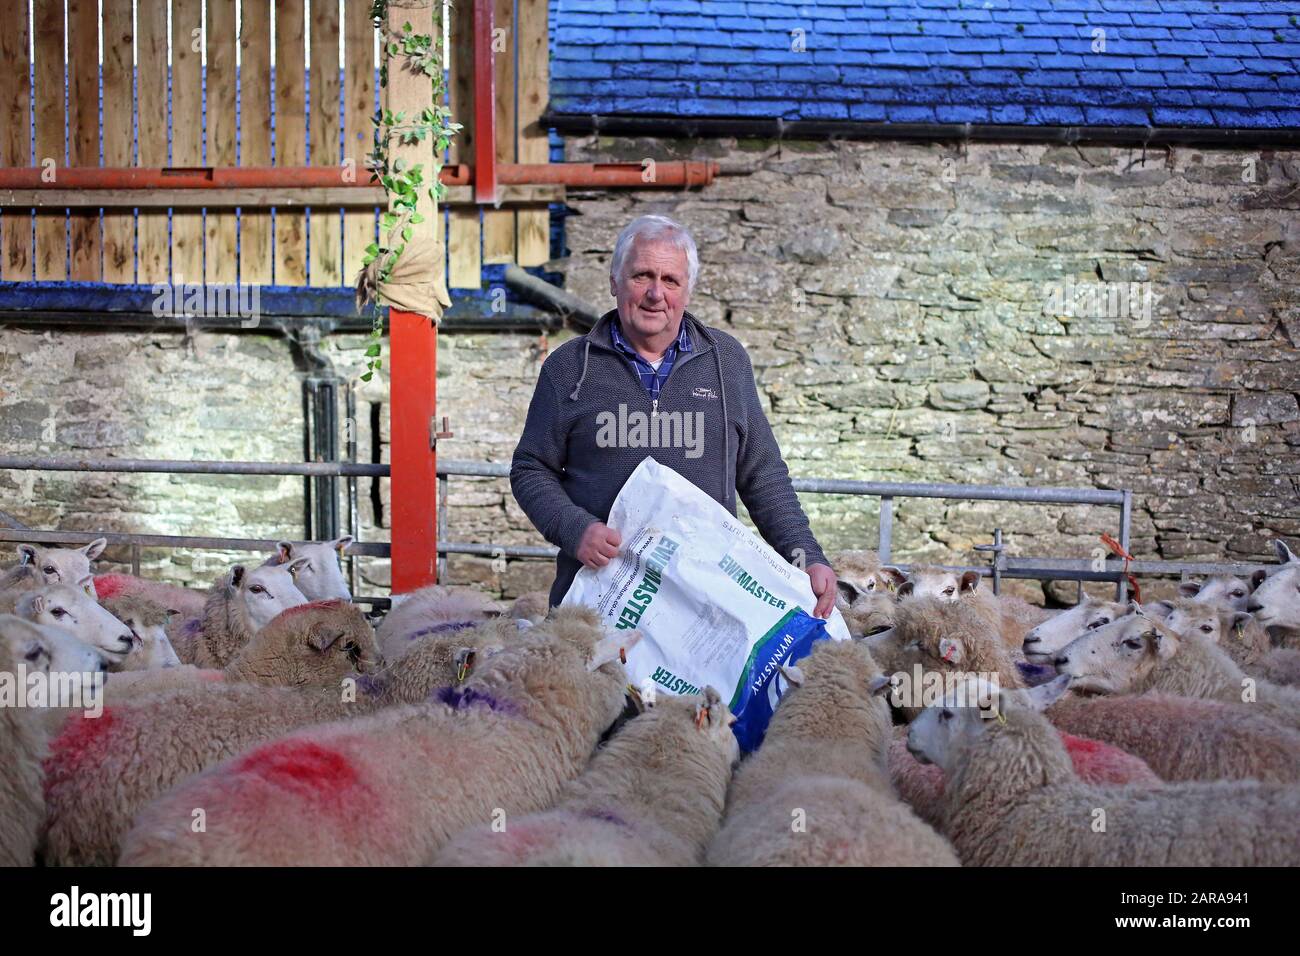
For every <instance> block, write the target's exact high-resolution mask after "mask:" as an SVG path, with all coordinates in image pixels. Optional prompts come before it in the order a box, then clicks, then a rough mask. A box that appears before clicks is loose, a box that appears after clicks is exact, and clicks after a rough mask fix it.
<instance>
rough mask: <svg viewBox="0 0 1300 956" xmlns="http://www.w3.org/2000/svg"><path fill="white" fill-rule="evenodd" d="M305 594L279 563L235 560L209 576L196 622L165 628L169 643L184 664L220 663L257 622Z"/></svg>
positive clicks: (245, 640)
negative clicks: (177, 628) (248, 565)
mask: <svg viewBox="0 0 1300 956" xmlns="http://www.w3.org/2000/svg"><path fill="white" fill-rule="evenodd" d="M306 603H307V598H306V596H305V595H303V593H302V592H301V591H299V590H298V588H297V586H296V585H295V584H294V583H293V576H292V575H291V574H290V573H289V572H288V571H287V570H285V568H284V567H282V566H278V565H277V566H270V567H268V566H262V567H260V568H253V569H252V570H248V569H246V568H245V567H244V566H243V565H242V564H237V565H235V566H234V567H233V568H231V569H230V570H229V571H227V572H226V573H225V574H224V575H222V576H221V577H219V578H217V580H216V581H214V582H213V584H212V587H211V588H210V589H209V590H208V596H207V600H206V602H205V603H204V606H203V621H202V623H201V625H200V626H199V627H197V628H196V627H188V628H185V629H183V630H181V631H179V632H177V631H175V630H169V631H168V636H169V637H170V638H171V641H172V646H173V647H175V648H176V653H177V654H178V655H179V656H180V659H181V660H182V661H184V662H185V663H186V664H194V665H195V666H196V667H202V668H222V667H225V666H226V665H227V664H229V663H230V661H231V660H232V659H233V658H234V656H235V654H237V653H238V652H239V649H240V648H241V647H243V646H244V645H245V644H247V643H248V640H249V638H251V637H252V636H253V634H255V633H256V632H257V631H258V630H259V629H260V628H261V627H263V626H264V625H265V624H266V623H267V622H269V621H270V620H271V619H272V618H273V617H275V616H276V615H277V614H279V613H280V612H281V611H284V610H287V609H288V608H291V607H297V606H299V605H301V604H306Z"/></svg>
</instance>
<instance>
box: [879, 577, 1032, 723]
mask: <svg viewBox="0 0 1300 956" xmlns="http://www.w3.org/2000/svg"><path fill="white" fill-rule="evenodd" d="M866 644H867V647H868V648H869V649H870V650H871V655H872V657H873V658H875V659H876V660H877V661H879V663H880V666H881V669H882V670H883V671H884V672H885V673H886V674H893V675H899V680H900V681H902V680H906V681H907V682H909V686H914V687H920V686H923V682H924V681H925V680H926V679H927V678H926V676H925V675H927V674H929V673H931V672H938V673H954V672H971V671H974V672H979V673H984V674H997V675H998V680H999V681H1001V682H1002V683H1003V684H1005V685H1006V686H1008V687H1023V686H1024V683H1025V682H1024V679H1023V678H1022V677H1021V674H1020V669H1019V668H1018V667H1017V666H1016V662H1015V661H1014V660H1013V659H1012V654H1011V652H1010V651H1009V650H1008V649H1007V647H1006V645H1005V644H1004V643H1003V642H1002V640H1001V637H1000V636H999V634H998V633H997V632H996V631H995V629H994V628H993V626H992V625H991V624H990V623H989V621H988V619H987V618H986V617H985V616H984V615H982V614H981V613H980V611H979V609H978V608H976V607H975V606H973V605H972V604H970V603H969V602H966V601H947V600H942V599H939V598H934V597H920V598H910V599H908V600H906V601H900V602H899V604H898V610H897V615H896V623H895V624H894V626H893V628H891V629H890V630H888V631H884V632H881V633H880V634H876V635H874V636H872V637H869V638H867V640H866ZM907 696H908V695H907V694H905V693H900V695H898V698H891V703H894V704H895V705H896V706H897V708H898V710H899V711H900V712H901V713H902V715H903V716H904V717H905V718H907V719H911V718H912V717H915V716H916V715H917V714H918V713H920V707H919V705H918V704H916V703H913V702H908V701H907V700H906V699H903V698H906V697H907Z"/></svg>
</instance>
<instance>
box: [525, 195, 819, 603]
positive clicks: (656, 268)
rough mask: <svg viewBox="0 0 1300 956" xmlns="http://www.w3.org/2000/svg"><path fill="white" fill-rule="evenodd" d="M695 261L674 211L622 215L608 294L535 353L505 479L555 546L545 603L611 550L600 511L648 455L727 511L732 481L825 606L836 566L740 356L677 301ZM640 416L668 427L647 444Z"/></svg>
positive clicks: (611, 534) (687, 290)
mask: <svg viewBox="0 0 1300 956" xmlns="http://www.w3.org/2000/svg"><path fill="white" fill-rule="evenodd" d="M699 268H700V267H699V255H698V253H697V251H696V248H695V241H694V239H692V238H691V235H690V233H688V232H687V231H686V229H685V228H683V227H682V226H681V225H679V224H678V223H676V222H674V221H673V220H671V219H668V218H667V217H665V216H642V217H640V218H639V219H635V220H633V221H632V222H631V223H630V224H629V225H628V226H627V227H626V228H625V229H624V230H623V231H622V233H620V234H619V237H618V241H617V242H616V243H615V245H614V256H613V258H612V260H611V261H610V275H609V291H610V294H611V295H613V296H614V297H615V299H616V300H617V302H618V307H617V308H616V309H614V310H612V311H610V312H607V313H606V314H605V315H603V316H601V318H600V321H599V322H597V323H596V326H595V327H594V328H593V329H592V330H591V331H590V332H588V333H587V334H586V335H585V336H581V337H578V338H575V339H572V340H570V341H568V342H565V343H564V344H563V345H561V346H560V347H559V348H558V349H556V350H555V351H554V352H552V353H551V354H550V356H549V357H548V358H547V359H546V361H545V362H544V363H543V364H542V371H541V375H540V376H539V378H538V380H537V388H536V390H535V391H534V392H533V400H532V403H531V404H530V405H529V407H528V418H527V420H526V422H525V423H524V433H523V435H522V437H521V438H520V439H519V445H518V447H517V448H516V449H515V456H514V461H513V463H512V464H511V467H510V487H511V489H512V490H513V492H514V495H515V500H517V501H518V502H519V506H520V507H521V508H523V510H524V513H525V514H527V515H528V517H529V519H530V520H531V521H532V522H533V524H534V525H536V526H537V529H538V530H539V531H540V532H541V533H542V535H543V536H544V537H545V538H546V540H547V541H550V542H551V543H552V544H554V545H555V546H556V547H558V548H559V549H560V555H559V557H558V558H557V559H556V575H555V583H554V584H553V585H552V587H551V595H550V601H551V605H552V606H555V605H557V604H559V603H560V601H561V600H562V599H563V598H564V595H565V593H566V592H567V591H568V590H569V585H570V584H572V583H573V578H574V575H576V574H577V573H578V569H579V568H580V567H582V566H584V565H585V566H586V567H589V568H601V567H604V566H605V565H606V564H608V563H609V561H610V559H611V558H613V557H615V556H616V555H617V554H618V548H619V545H620V544H621V536H620V535H619V533H618V531H616V530H615V529H613V528H610V527H608V526H607V525H606V524H605V520H606V519H607V518H608V517H609V512H610V508H611V507H612V506H613V504H614V499H615V498H616V497H617V496H618V493H619V490H620V489H621V488H622V487H623V485H624V483H625V482H626V481H627V479H628V478H629V477H630V476H631V474H632V472H633V471H634V470H635V469H636V467H637V465H639V464H640V463H641V462H642V460H644V459H645V458H646V456H648V455H651V456H653V457H654V458H655V460H656V461H658V462H659V463H660V464H663V465H667V466H668V467H669V468H672V469H673V470H674V471H676V472H678V473H679V474H680V475H682V477H684V478H686V479H687V480H688V481H690V482H692V483H693V484H695V485H696V487H698V488H699V489H700V490H702V491H703V492H705V493H706V494H708V495H709V496H711V497H712V498H713V499H714V500H715V501H717V502H718V503H719V504H720V505H722V506H723V507H724V508H726V509H727V510H728V511H729V512H731V513H732V514H733V515H734V514H735V513H736V493H737V492H739V493H740V498H741V500H742V501H744V503H745V507H746V508H747V509H748V510H749V514H750V517H751V518H752V519H753V521H754V524H755V525H756V526H757V528H758V531H759V533H760V534H761V535H762V536H763V538H764V539H765V540H766V541H767V543H768V544H770V545H771V546H772V547H773V548H774V549H775V550H776V551H777V552H778V553H779V554H781V555H782V556H783V557H785V558H786V559H787V560H789V561H791V562H792V563H795V564H800V565H801V566H803V567H804V569H805V570H806V571H807V572H808V576H809V577H810V578H811V579H812V589H813V593H814V594H815V595H816V596H817V606H816V608H815V610H814V613H815V614H816V615H817V616H818V617H822V618H824V617H826V616H827V615H828V614H830V612H831V609H832V608H833V607H834V603H835V574H834V572H833V571H832V570H831V568H830V565H829V563H828V562H827V561H826V557H825V555H823V554H822V550H821V548H820V547H819V546H818V544H817V541H816V539H815V538H814V537H813V535H812V532H811V531H810V530H809V527H808V519H807V517H806V516H805V515H804V513H803V509H802V508H801V507H800V505H799V499H798V497H797V496H796V495H795V493H794V489H793V488H792V487H791V485H790V473H789V471H788V469H787V468H786V465H785V461H784V460H782V458H781V451H780V449H779V448H778V447H777V444H776V439H775V437H774V436H773V435H772V428H771V426H770V425H769V424H768V422H767V418H766V416H764V414H763V409H762V406H761V405H760V404H759V398H758V389H757V388H756V387H755V385H754V369H753V366H752V365H751V364H750V361H749V356H748V355H747V354H746V353H745V349H744V347H743V346H742V345H741V344H740V343H739V342H738V341H736V340H735V339H734V338H732V337H731V336H730V335H728V334H727V333H725V332H722V331H719V330H717V329H711V328H708V327H707V326H705V325H704V324H703V323H701V322H700V321H699V320H698V319H697V318H695V316H693V315H691V314H690V313H689V312H687V311H686V306H687V304H688V303H689V302H690V295H691V291H692V289H693V288H694V286H695V280H696V278H697V276H698V275H699ZM670 415H671V416H676V417H675V418H673V419H671V420H665V421H662V422H661V421H660V420H659V419H660V416H670ZM724 421H725V423H726V425H725V428H724V424H723V423H724ZM615 422H617V423H619V426H620V427H619V428H614V427H612V426H613V424H614V423H615ZM628 422H632V423H633V425H634V426H635V425H637V424H638V423H639V424H640V426H641V433H640V435H639V436H634V437H630V436H633V432H634V429H625V428H623V427H622V426H623V425H624V424H626V423H628ZM647 423H649V424H650V425H651V428H650V429H649V431H650V432H652V433H653V432H654V431H656V429H658V433H659V434H661V435H673V436H675V437H676V439H679V440H673V441H670V442H667V443H658V442H656V447H647V441H646V439H645V435H646V431H647V430H646V428H645V425H646V424H647ZM669 425H671V426H672V427H671V428H670V427H668V426H669ZM659 426H663V427H662V428H660V427H659ZM664 444H667V446H668V447H664Z"/></svg>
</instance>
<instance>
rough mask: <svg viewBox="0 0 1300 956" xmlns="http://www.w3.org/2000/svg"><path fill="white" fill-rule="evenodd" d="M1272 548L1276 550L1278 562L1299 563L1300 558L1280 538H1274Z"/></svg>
mask: <svg viewBox="0 0 1300 956" xmlns="http://www.w3.org/2000/svg"><path fill="white" fill-rule="evenodd" d="M1273 550H1274V551H1276V552H1277V560H1278V563H1279V564H1300V558H1297V557H1296V556H1295V554H1294V553H1293V552H1292V551H1291V549H1290V548H1288V547H1287V546H1286V542H1285V541H1283V540H1282V539H1281V538H1277V539H1276V540H1274V542H1273Z"/></svg>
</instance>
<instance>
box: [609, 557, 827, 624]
mask: <svg viewBox="0 0 1300 956" xmlns="http://www.w3.org/2000/svg"><path fill="white" fill-rule="evenodd" d="M584 540H585V539H584ZM808 577H809V579H810V580H811V581H812V589H813V594H815V595H817V606H816V607H815V608H813V616H814V617H820V618H822V619H823V620H825V619H826V618H828V617H830V613H831V609H832V608H834V607H835V586H836V580H835V572H834V571H832V570H831V569H830V567H828V566H827V565H825V564H814V565H811V566H809V568H808Z"/></svg>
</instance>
